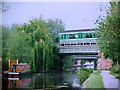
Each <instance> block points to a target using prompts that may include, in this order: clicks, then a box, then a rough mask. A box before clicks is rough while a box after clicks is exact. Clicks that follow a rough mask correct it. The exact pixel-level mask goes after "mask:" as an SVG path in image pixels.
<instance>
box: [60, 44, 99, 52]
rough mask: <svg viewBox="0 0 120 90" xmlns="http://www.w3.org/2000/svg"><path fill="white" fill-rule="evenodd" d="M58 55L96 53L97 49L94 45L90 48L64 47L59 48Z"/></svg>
mask: <svg viewBox="0 0 120 90" xmlns="http://www.w3.org/2000/svg"><path fill="white" fill-rule="evenodd" d="M59 52H60V53H97V52H99V49H98V48H97V46H96V45H91V46H69V47H67V46H65V47H59Z"/></svg>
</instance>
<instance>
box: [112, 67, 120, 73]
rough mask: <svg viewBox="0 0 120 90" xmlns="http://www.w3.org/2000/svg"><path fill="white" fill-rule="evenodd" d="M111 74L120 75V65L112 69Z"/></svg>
mask: <svg viewBox="0 0 120 90" xmlns="http://www.w3.org/2000/svg"><path fill="white" fill-rule="evenodd" d="M111 72H113V73H119V74H120V66H119V65H114V66H113V67H112V69H111Z"/></svg>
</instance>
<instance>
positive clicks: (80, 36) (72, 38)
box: [59, 29, 99, 53]
mask: <svg viewBox="0 0 120 90" xmlns="http://www.w3.org/2000/svg"><path fill="white" fill-rule="evenodd" d="M98 51H99V49H98V47H97V35H96V32H95V29H73V30H65V31H64V32H61V33H59V52H60V53H97V52H98Z"/></svg>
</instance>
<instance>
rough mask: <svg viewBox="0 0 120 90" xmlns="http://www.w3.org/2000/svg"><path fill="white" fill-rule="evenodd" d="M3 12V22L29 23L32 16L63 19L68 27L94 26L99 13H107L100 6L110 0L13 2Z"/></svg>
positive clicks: (103, 5)
mask: <svg viewBox="0 0 120 90" xmlns="http://www.w3.org/2000/svg"><path fill="white" fill-rule="evenodd" d="M6 4H7V5H8V6H9V7H10V8H9V9H8V10H7V11H6V12H3V20H2V21H3V22H2V23H3V24H6V25H9V26H10V25H12V24H15V23H20V24H23V23H27V22H28V21H29V20H30V19H32V18H39V17H40V16H41V15H42V17H43V18H44V19H46V20H47V19H56V18H58V19H61V20H62V21H63V22H64V24H65V28H66V29H76V28H94V27H95V24H94V22H95V20H96V19H97V18H98V16H99V15H106V13H105V11H100V8H103V7H105V6H106V5H108V2H106V3H105V2H102V3H101V2H78V3H77V2H75V3H74V2H66V3H65V2H62V3H60V2H57V3H55V2H16V3H15V2H11V3H6Z"/></svg>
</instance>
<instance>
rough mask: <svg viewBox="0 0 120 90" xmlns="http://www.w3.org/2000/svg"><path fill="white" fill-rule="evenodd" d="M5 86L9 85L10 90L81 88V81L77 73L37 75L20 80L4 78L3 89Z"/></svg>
mask: <svg viewBox="0 0 120 90" xmlns="http://www.w3.org/2000/svg"><path fill="white" fill-rule="evenodd" d="M5 83H6V84H5ZM7 83H8V84H7ZM5 85H8V88H32V89H45V88H47V89H50V88H63V87H64V88H80V85H79V79H78V77H77V75H76V73H75V72H64V73H36V74H33V75H31V76H29V77H28V76H25V77H22V78H18V79H10V78H9V79H8V78H4V79H3V88H5Z"/></svg>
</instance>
